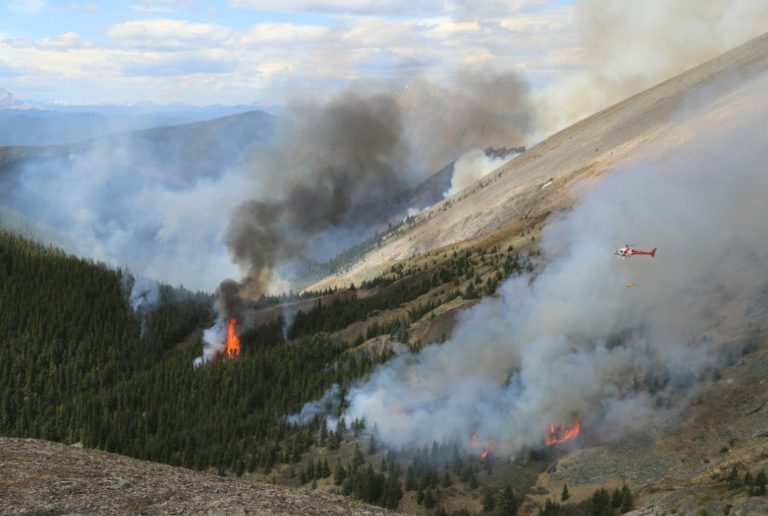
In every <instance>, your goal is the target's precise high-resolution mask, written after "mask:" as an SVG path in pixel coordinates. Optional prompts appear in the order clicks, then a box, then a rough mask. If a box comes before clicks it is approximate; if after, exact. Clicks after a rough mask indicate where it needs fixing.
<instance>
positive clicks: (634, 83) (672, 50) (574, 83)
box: [535, 0, 768, 136]
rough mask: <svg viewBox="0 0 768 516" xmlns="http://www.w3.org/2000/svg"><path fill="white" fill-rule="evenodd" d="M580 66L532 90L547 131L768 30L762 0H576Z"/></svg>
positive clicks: (543, 133)
mask: <svg viewBox="0 0 768 516" xmlns="http://www.w3.org/2000/svg"><path fill="white" fill-rule="evenodd" d="M574 15H575V20H576V27H577V30H578V32H579V34H580V36H581V41H580V47H581V48H580V49H579V53H580V58H579V59H580V61H581V62H582V63H585V64H583V65H582V66H581V67H579V68H578V69H577V71H575V72H573V73H570V74H566V75H565V76H563V77H562V78H561V79H558V80H555V81H554V82H553V83H552V85H551V86H550V87H548V88H547V89H546V90H544V91H540V92H538V94H537V97H538V98H537V100H536V105H537V112H536V124H535V125H536V127H537V131H538V132H539V133H540V135H541V136H548V135H550V134H552V133H554V132H555V131H558V130H560V129H562V128H564V127H566V126H568V125H570V124H572V123H574V122H576V121H578V120H580V119H582V118H584V117H586V116H589V115H591V114H593V113H596V112H597V111H599V110H600V109H603V108H606V107H608V106H610V105H611V104H614V103H616V102H619V101H621V100H623V99H625V98H627V97H629V96H631V95H634V94H636V93H639V92H641V91H643V90H645V89H647V88H649V87H651V86H653V85H655V84H657V83H659V82H661V81H664V80H666V79H669V78H671V77H673V76H675V75H677V74H679V73H681V72H683V71H685V70H687V69H689V68H692V67H694V66H696V65H698V64H700V63H702V62H704V61H706V60H708V59H711V58H713V57H715V56H717V55H719V54H721V53H723V52H725V51H727V50H730V49H731V48H734V47H736V46H737V45H740V44H741V43H744V42H745V41H747V40H749V39H750V38H754V37H756V36H758V35H760V34H763V33H765V32H766V31H768V2H765V1H764V0H736V1H734V0H708V1H706V2H701V1H699V0H675V1H673V2H671V1H669V0H646V1H644V2H627V1H625V0H580V1H579V2H578V3H576V5H575V7H574Z"/></svg>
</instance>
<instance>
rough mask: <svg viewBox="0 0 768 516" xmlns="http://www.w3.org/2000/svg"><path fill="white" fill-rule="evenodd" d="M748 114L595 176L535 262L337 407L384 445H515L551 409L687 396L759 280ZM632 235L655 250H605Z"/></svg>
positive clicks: (757, 185)
mask: <svg viewBox="0 0 768 516" xmlns="http://www.w3.org/2000/svg"><path fill="white" fill-rule="evenodd" d="M759 84H761V87H762V88H763V90H762V91H763V94H764V88H765V84H766V81H765V80H763V81H762V82H761V83H759ZM757 98H759V97H757ZM744 115H745V116H743V117H740V118H739V119H738V122H736V123H735V125H736V127H735V128H734V129H733V130H731V131H730V132H728V133H727V134H725V135H718V134H717V130H713V129H712V128H711V127H710V128H709V132H708V133H706V132H705V128H706V125H704V124H703V123H702V122H698V123H695V124H694V125H696V126H697V131H701V133H702V134H707V136H705V137H701V138H698V139H697V140H696V141H695V142H690V143H688V144H685V145H683V146H682V147H680V148H678V149H675V150H673V151H666V152H667V153H668V154H667V155H665V156H664V159H659V158H658V157H656V158H654V159H649V160H647V161H644V162H639V163H633V164H625V165H624V166H623V167H622V169H621V170H619V171H617V172H614V173H612V174H611V175H610V176H608V177H606V178H604V179H602V180H601V181H600V182H598V183H597V184H595V185H592V186H591V187H590V190H589V191H588V192H587V193H586V194H585V195H584V196H583V197H582V200H581V202H580V203H579V204H578V205H577V206H576V207H575V208H574V209H573V211H572V212H570V213H569V214H567V216H561V217H560V218H559V219H557V220H554V221H551V222H550V224H549V225H548V227H547V228H546V229H545V234H544V236H543V239H542V242H541V247H542V250H543V252H544V254H545V256H547V257H548V259H549V262H548V264H547V265H546V267H544V268H543V270H542V271H541V272H540V274H538V275H537V276H536V277H535V278H534V277H528V276H522V277H516V278H513V279H510V280H509V281H507V282H506V283H505V284H504V285H503V286H502V287H501V288H500V290H499V292H500V295H499V297H498V298H495V299H494V298H486V299H485V300H483V301H482V302H481V303H479V304H478V305H477V306H475V307H474V308H472V309H470V310H468V311H466V312H463V313H461V315H460V320H459V325H458V327H457V329H456V331H455V332H454V335H453V337H452V338H451V340H450V341H448V342H447V343H445V344H442V345H430V346H427V347H425V348H424V349H422V350H421V352H420V353H418V354H410V353H406V354H402V355H400V356H398V357H397V358H395V359H394V360H393V361H392V362H390V363H389V364H387V365H385V366H382V367H380V368H379V369H378V370H377V371H376V372H375V373H374V374H373V375H372V377H371V378H370V379H369V381H367V382H365V383H363V384H360V385H358V386H356V387H354V388H352V389H351V391H350V394H349V396H348V400H349V403H350V408H349V410H348V412H347V414H346V416H347V418H348V419H353V418H362V417H364V418H366V419H367V420H368V423H369V425H368V426H369V427H372V426H373V425H374V424H375V425H376V426H377V428H378V432H379V436H380V437H381V438H382V439H383V440H385V441H386V442H388V443H390V444H393V445H422V444H428V443H430V442H432V441H433V440H437V441H444V440H456V441H458V442H467V440H468V439H469V436H471V435H472V434H473V433H477V434H478V435H479V436H481V438H485V437H486V436H494V437H495V442H496V446H497V448H499V449H500V450H502V451H504V452H506V453H515V452H518V451H520V450H521V449H523V448H524V447H526V446H541V444H542V440H543V434H544V429H545V427H546V425H547V424H549V423H560V422H564V423H566V424H569V423H570V422H571V420H572V419H573V418H576V417H578V418H579V419H580V420H581V421H582V424H583V428H584V429H585V431H586V432H587V433H588V435H590V436H592V438H595V437H597V436H601V438H602V439H616V438H619V437H620V436H621V435H622V433H623V431H624V430H626V429H629V428H644V427H646V425H650V424H653V423H654V422H658V421H659V420H660V419H663V418H664V417H665V416H666V415H668V414H669V413H670V411H674V410H675V409H677V408H679V407H680V406H682V405H683V404H684V403H685V402H686V397H687V396H689V395H690V394H691V393H693V392H695V387H696V386H697V385H699V383H700V382H701V381H704V380H705V379H707V377H708V376H707V375H708V374H710V373H711V372H712V371H713V370H714V369H715V368H717V367H720V366H722V365H724V364H726V363H728V362H729V360H733V357H735V356H738V355H739V354H740V353H741V352H742V349H743V347H744V345H745V344H744V343H740V342H730V343H726V342H727V341H728V339H729V338H730V339H732V338H733V335H734V334H740V335H743V334H744V328H745V327H746V322H745V318H747V317H750V316H751V317H755V314H756V310H757V311H759V309H758V308H757V307H759V306H764V303H765V296H766V292H768V283H767V282H766V278H767V277H768V275H767V274H766V273H767V272H768V247H767V246H766V242H768V226H766V224H765V223H764V221H765V220H766V217H768V208H767V207H766V204H765V202H764V194H765V192H766V191H768V176H767V175H766V174H764V173H763V172H762V171H763V169H764V167H762V166H761V162H762V149H763V148H764V147H765V145H766V143H768V141H766V138H765V133H764V132H763V131H761V130H760V127H761V126H762V123H763V120H761V115H760V112H759V110H758V114H757V115H752V116H747V113H744ZM724 150H725V151H724ZM627 241H629V242H630V243H633V244H636V245H637V246H638V248H641V249H642V248H645V247H646V246H647V247H648V248H653V247H657V246H658V253H657V257H656V258H655V259H652V258H649V257H637V258H636V259H634V260H632V263H631V266H630V264H629V263H628V262H626V261H622V260H619V259H617V258H616V257H615V256H614V255H613V254H612V251H613V250H615V249H616V248H618V247H620V246H622V245H624V244H625V243H627ZM628 282H632V283H634V284H635V288H631V289H628V288H626V287H625V283H628ZM760 317H762V316H760ZM729 323H730V324H729ZM734 330H736V331H735V332H734ZM404 403H405V404H406V406H405V407H404V408H405V409H406V410H399V409H401V408H403V404H404Z"/></svg>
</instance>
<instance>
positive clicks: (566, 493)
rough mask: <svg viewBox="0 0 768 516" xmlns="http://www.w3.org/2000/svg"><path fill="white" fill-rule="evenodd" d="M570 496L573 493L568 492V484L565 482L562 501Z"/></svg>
mask: <svg viewBox="0 0 768 516" xmlns="http://www.w3.org/2000/svg"><path fill="white" fill-rule="evenodd" d="M570 497H571V495H570V494H569V493H568V484H566V483H563V492H562V493H560V501H562V502H564V501H566V500H567V499H568V498H570Z"/></svg>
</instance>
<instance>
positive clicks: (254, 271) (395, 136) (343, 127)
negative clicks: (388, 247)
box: [226, 93, 407, 298]
mask: <svg viewBox="0 0 768 516" xmlns="http://www.w3.org/2000/svg"><path fill="white" fill-rule="evenodd" d="M304 118H305V119H304V120H303V121H302V122H301V127H299V128H298V129H294V131H295V132H294V134H295V136H294V137H295V140H294V141H293V142H292V144H291V145H285V146H283V147H281V148H279V149H277V155H276V156H274V157H273V158H272V159H271V163H270V164H271V166H277V167H278V168H277V169H276V170H274V174H275V175H280V176H283V177H284V178H285V183H284V184H282V185H279V187H278V188H277V189H276V191H275V190H273V191H272V192H270V194H271V195H270V196H269V197H268V198H260V199H252V200H249V201H246V202H244V203H242V204H240V205H239V206H238V207H237V208H235V210H234V211H233V213H232V217H231V219H230V222H229V226H228V228H227V233H226V241H227V244H228V246H229V248H230V250H231V253H232V256H233V258H234V259H235V261H236V262H237V263H238V264H240V265H241V266H242V267H243V268H244V269H245V270H246V271H247V272H246V276H245V278H244V280H243V282H242V288H241V294H243V295H245V296H247V297H251V298H257V297H258V296H260V295H262V294H264V293H265V292H266V291H267V288H268V286H269V282H270V281H271V280H272V275H273V270H274V267H275V266H276V265H277V264H278V263H279V262H280V261H283V260H288V259H291V258H295V257H299V256H303V255H305V254H306V253H307V252H308V249H306V242H307V241H308V240H309V239H311V238H312V237H313V236H315V235H317V234H319V233H321V232H323V231H326V230H328V229H331V228H333V227H336V226H339V225H341V224H343V223H349V224H350V225H353V221H347V220H345V216H346V215H347V213H348V211H349V209H350V207H351V206H352V204H353V202H356V203H364V202H372V201H374V200H376V199H387V198H388V197H390V196H392V195H393V194H394V193H396V192H397V191H399V190H400V189H402V188H403V187H404V185H405V182H404V180H403V175H404V173H405V170H406V163H407V146H406V145H405V142H404V141H403V139H402V131H403V127H402V122H401V120H400V115H399V110H398V109H397V104H396V102H395V100H394V99H393V98H391V97H388V96H385V95H375V96H372V97H363V96H358V95H356V94H352V93H349V94H347V95H345V96H344V98H339V99H337V100H335V101H333V102H331V103H330V104H329V105H328V106H326V107H324V108H323V109H321V110H320V111H319V112H314V113H312V112H310V113H308V114H307V115H306V116H305V117H304ZM285 143H286V144H287V143H288V142H285Z"/></svg>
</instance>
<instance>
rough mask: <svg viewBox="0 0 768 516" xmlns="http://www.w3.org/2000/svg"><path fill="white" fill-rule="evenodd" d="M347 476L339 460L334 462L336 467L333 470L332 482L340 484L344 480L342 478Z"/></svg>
mask: <svg viewBox="0 0 768 516" xmlns="http://www.w3.org/2000/svg"><path fill="white" fill-rule="evenodd" d="M346 476H347V472H346V471H345V470H344V466H342V465H341V461H340V460H339V461H337V462H336V467H335V468H334V470H333V483H334V484H335V485H337V486H340V485H341V484H342V483H343V482H344V478H345V477H346Z"/></svg>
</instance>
